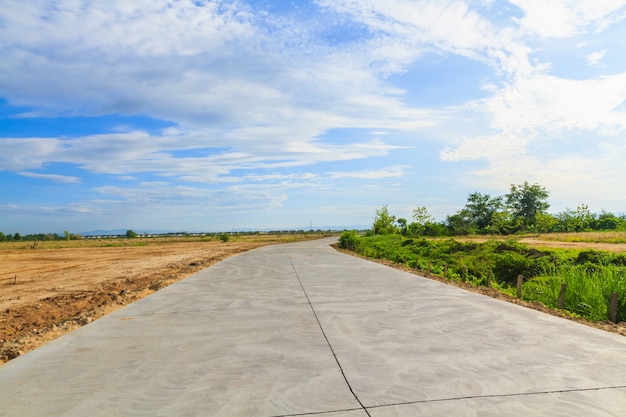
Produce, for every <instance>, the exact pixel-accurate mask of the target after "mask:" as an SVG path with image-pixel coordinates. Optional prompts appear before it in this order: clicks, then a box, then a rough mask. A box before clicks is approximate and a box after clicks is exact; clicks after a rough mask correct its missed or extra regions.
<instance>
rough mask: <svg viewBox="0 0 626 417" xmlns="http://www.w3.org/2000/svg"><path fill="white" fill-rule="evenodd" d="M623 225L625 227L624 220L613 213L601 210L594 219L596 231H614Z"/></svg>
mask: <svg viewBox="0 0 626 417" xmlns="http://www.w3.org/2000/svg"><path fill="white" fill-rule="evenodd" d="M623 225H626V222H624V219H620V218H619V217H617V216H615V215H614V214H613V213H607V212H605V211H604V210H603V211H602V213H600V214H599V215H598V218H597V219H596V224H595V228H596V229H598V230H616V229H621V228H622V227H623Z"/></svg>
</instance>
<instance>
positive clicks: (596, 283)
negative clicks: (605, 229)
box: [522, 265, 626, 321]
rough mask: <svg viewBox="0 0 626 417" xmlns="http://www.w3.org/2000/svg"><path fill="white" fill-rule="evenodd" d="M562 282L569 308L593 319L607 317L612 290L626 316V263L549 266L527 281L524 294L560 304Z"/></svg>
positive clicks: (547, 304)
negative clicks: (620, 264) (623, 264)
mask: <svg viewBox="0 0 626 417" xmlns="http://www.w3.org/2000/svg"><path fill="white" fill-rule="evenodd" d="M561 284H566V285H567V287H566V292H565V303H564V306H563V308H564V309H565V310H567V311H570V312H572V313H575V314H577V315H580V316H582V317H585V318H588V319H590V320H598V321H601V320H607V319H608V314H609V313H608V306H609V301H610V298H611V294H612V293H617V294H618V298H619V306H618V311H619V316H620V317H621V318H622V319H625V318H626V267H623V266H616V265H594V266H591V265H572V266H567V267H564V266H560V267H553V268H549V269H547V270H546V271H544V273H543V274H542V275H540V276H537V277H534V278H532V279H530V280H529V281H527V282H525V283H524V285H523V290H522V293H523V298H524V299H525V300H528V301H538V302H541V303H543V304H544V305H546V306H548V307H553V308H556V307H557V303H558V296H559V292H560V289H561Z"/></svg>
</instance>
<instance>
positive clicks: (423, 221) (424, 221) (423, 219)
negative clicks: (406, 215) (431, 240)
mask: <svg viewBox="0 0 626 417" xmlns="http://www.w3.org/2000/svg"><path fill="white" fill-rule="evenodd" d="M413 220H414V221H413V222H412V223H411V224H410V225H409V230H410V231H411V234H412V235H416V236H421V235H423V234H424V232H425V231H426V229H427V228H428V225H429V224H431V223H434V222H435V219H434V218H433V216H431V215H430V213H429V212H428V209H427V208H426V207H418V208H416V209H415V210H413Z"/></svg>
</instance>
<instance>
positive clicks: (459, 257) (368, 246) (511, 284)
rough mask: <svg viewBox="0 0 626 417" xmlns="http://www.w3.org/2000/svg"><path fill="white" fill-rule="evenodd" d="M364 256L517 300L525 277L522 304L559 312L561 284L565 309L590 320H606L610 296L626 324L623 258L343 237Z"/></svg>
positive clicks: (505, 245)
mask: <svg viewBox="0 0 626 417" xmlns="http://www.w3.org/2000/svg"><path fill="white" fill-rule="evenodd" d="M342 243H343V244H344V245H345V246H344V247H346V248H349V249H351V250H354V251H355V252H357V253H360V254H362V255H365V256H369V257H373V258H381V259H386V260H389V261H392V262H395V263H398V264H402V265H405V266H407V267H409V268H413V269H416V270H422V271H427V270H428V268H429V266H430V271H431V273H433V274H435V275H439V276H445V277H446V278H448V279H451V280H456V281H465V282H469V283H472V284H474V285H485V283H486V281H487V276H488V275H490V274H491V276H492V279H493V287H494V288H497V289H498V290H500V291H502V292H504V293H507V294H510V295H515V293H516V289H515V286H516V281H517V276H518V274H522V275H523V276H524V280H525V282H524V284H523V288H522V298H523V299H524V300H527V301H531V302H540V303H542V304H544V305H546V306H548V307H553V308H554V307H557V304H558V296H559V291H560V288H561V284H562V283H565V284H567V291H566V296H565V303H564V309H565V310H567V311H569V312H570V313H572V314H574V315H577V316H581V317H584V318H587V319H589V320H596V321H597V320H600V321H601V320H607V319H608V308H609V307H608V306H609V300H610V297H611V293H617V294H618V299H619V318H621V319H622V320H626V255H625V254H624V253H613V252H605V251H595V250H589V249H555V248H540V249H537V248H532V247H529V246H528V245H524V244H521V243H519V242H518V241H517V240H515V239H509V240H501V239H497V240H489V241H484V242H483V241H471V240H470V241H467V240H465V241H457V240H454V239H450V238H448V239H441V238H435V239H432V238H423V237H418V238H406V237H404V236H401V235H398V234H393V235H379V236H374V237H371V236H366V237H361V236H358V235H356V233H353V232H346V233H344V234H343V235H342V237H341V238H340V244H342Z"/></svg>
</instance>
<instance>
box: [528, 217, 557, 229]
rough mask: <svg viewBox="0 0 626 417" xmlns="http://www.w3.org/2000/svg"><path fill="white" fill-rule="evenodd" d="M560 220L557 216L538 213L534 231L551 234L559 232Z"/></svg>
mask: <svg viewBox="0 0 626 417" xmlns="http://www.w3.org/2000/svg"><path fill="white" fill-rule="evenodd" d="M558 228H559V219H558V217H557V216H555V215H553V214H549V213H537V217H536V218H535V224H534V225H533V226H532V228H531V229H532V231H533V232H537V233H550V232H554V231H556V230H558Z"/></svg>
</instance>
